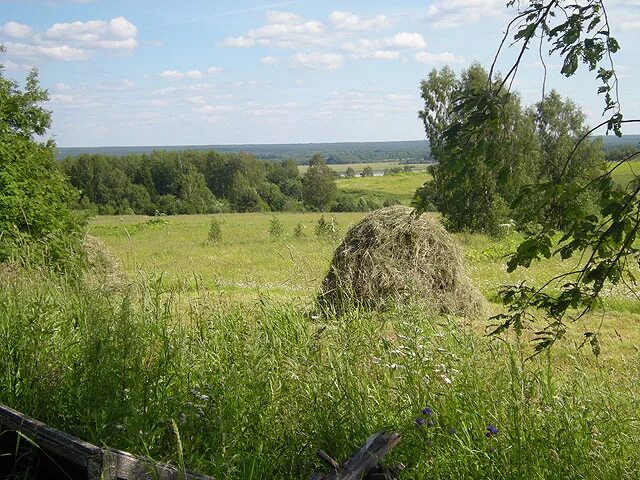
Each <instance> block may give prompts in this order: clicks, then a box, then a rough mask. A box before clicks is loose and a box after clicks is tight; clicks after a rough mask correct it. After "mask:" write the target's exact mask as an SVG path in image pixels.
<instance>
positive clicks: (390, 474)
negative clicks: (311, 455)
mask: <svg viewBox="0 0 640 480" xmlns="http://www.w3.org/2000/svg"><path fill="white" fill-rule="evenodd" d="M399 442H400V435H398V434H397V433H387V432H385V431H382V432H378V433H374V434H373V435H371V436H370V437H369V438H367V440H366V442H365V443H364V445H363V446H362V447H360V449H359V450H358V451H357V452H355V453H354V454H353V455H351V457H349V458H348V459H347V460H345V461H344V462H342V464H338V462H336V461H335V460H334V459H333V458H331V457H330V456H329V455H328V454H327V453H326V452H323V451H322V450H320V451H319V452H318V456H319V457H320V459H321V460H322V461H323V462H324V463H326V464H327V465H328V466H329V467H331V471H329V473H327V474H321V473H316V474H315V475H313V476H312V477H311V480H394V479H397V478H398V476H399V475H400V472H401V471H402V470H403V469H404V466H403V465H395V466H391V467H388V466H385V465H383V464H382V463H381V460H382V458H383V457H384V456H385V455H387V454H388V453H389V452H390V451H391V450H392V449H393V448H394V447H395V446H396V445H398V443H399Z"/></svg>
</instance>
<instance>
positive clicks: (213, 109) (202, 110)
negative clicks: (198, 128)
mask: <svg viewBox="0 0 640 480" xmlns="http://www.w3.org/2000/svg"><path fill="white" fill-rule="evenodd" d="M235 109H236V107H234V106H233V105H203V106H201V107H193V108H192V109H191V112H193V113H198V114H202V115H209V114H211V113H221V112H232V111H234V110H235Z"/></svg>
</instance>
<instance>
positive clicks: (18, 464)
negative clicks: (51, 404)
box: [0, 404, 213, 480]
mask: <svg viewBox="0 0 640 480" xmlns="http://www.w3.org/2000/svg"><path fill="white" fill-rule="evenodd" d="M16 470H19V472H17V471H16ZM16 473H20V474H21V475H25V476H24V477H22V476H20V477H19V478H30V479H46V480H55V479H58V478H59V479H64V480H69V479H73V480H152V479H153V480H178V479H180V480H213V479H212V478H211V477H208V476H206V475H201V474H198V473H193V472H189V471H185V470H183V469H178V468H177V467H175V466H173V465H168V464H165V463H160V462H155V461H153V460H151V459H148V458H144V457H139V456H136V455H132V454H130V453H127V452H122V451H120V450H116V449H112V448H100V447H97V446H95V445H92V444H90V443H89V442H85V441H84V440H81V439H79V438H77V437H74V436H72V435H69V434H68V433H65V432H62V431H60V430H57V429H55V428H52V427H50V426H48V425H46V424H44V423H42V422H39V421H38V420H35V419H33V418H30V417H28V416H26V415H23V414H22V413H20V412H18V411H16V410H13V409H12V408H9V407H7V406H5V405H1V404H0V478H6V477H7V476H9V475H15V474H16ZM27 475H28V476H27Z"/></svg>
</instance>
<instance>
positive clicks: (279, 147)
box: [57, 140, 430, 165]
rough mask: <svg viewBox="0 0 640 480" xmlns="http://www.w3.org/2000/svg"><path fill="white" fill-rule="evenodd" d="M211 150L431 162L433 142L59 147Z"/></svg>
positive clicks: (77, 150) (66, 151)
mask: <svg viewBox="0 0 640 480" xmlns="http://www.w3.org/2000/svg"><path fill="white" fill-rule="evenodd" d="M187 150H188V151H201V152H202V151H210V150H214V151H216V152H221V153H241V152H245V153H250V154H252V155H254V156H255V157H256V158H258V159H261V160H269V161H273V162H276V161H280V160H289V159H293V160H294V161H295V162H296V163H297V164H298V165H305V164H307V163H308V162H309V159H310V158H311V157H312V156H313V155H314V154H316V153H319V154H321V155H322V156H323V158H324V159H325V161H326V162H327V163H328V164H345V163H374V162H375V163H378V162H386V161H397V162H399V163H423V162H429V161H430V155H429V144H428V143H427V142H426V141H425V140H419V141H403V142H341V143H297V144H274V145H184V146H180V147H162V146H147V147H145V146H137V147H74V148H64V147H61V148H58V149H57V155H58V158H59V159H63V158H66V157H69V156H79V155H83V154H88V155H95V154H99V155H109V156H119V157H120V156H126V155H133V154H145V153H146V154H147V155H150V154H152V152H154V151H163V152H172V153H175V152H177V151H187Z"/></svg>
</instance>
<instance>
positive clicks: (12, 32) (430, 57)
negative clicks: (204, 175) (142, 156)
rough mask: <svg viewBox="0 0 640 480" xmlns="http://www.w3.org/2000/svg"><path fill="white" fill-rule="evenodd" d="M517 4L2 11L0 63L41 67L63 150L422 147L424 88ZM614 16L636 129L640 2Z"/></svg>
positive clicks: (484, 49)
mask: <svg viewBox="0 0 640 480" xmlns="http://www.w3.org/2000/svg"><path fill="white" fill-rule="evenodd" d="M504 4H505V2H504V0H431V1H424V0H421V1H418V0H395V1H386V0H383V1H375V2H373V1H371V0H368V1H363V0H352V1H341V2H329V1H310V0H307V1H303V0H300V1H295V0H292V1H281V2H276V1H255V0H253V1H249V0H237V1H233V2H231V1H204V0H189V1H171V0H153V1H152V0H47V1H36V0H0V42H2V43H4V45H5V46H6V49H7V53H6V54H4V55H2V56H1V57H0V63H2V64H3V65H4V66H5V72H4V74H5V75H6V76H9V77H13V78H16V79H22V78H24V75H25V73H26V71H28V69H29V68H31V67H37V68H38V69H39V71H40V78H41V82H42V84H43V86H44V87H46V88H47V89H48V90H49V92H50V95H51V101H50V102H49V104H48V108H50V109H51V110H52V111H53V119H54V123H53V128H52V134H53V135H54V137H55V139H56V141H57V143H58V145H60V146H99V145H184V144H238V143H298V142H333V141H387V140H415V139H422V138H424V133H423V129H422V125H421V124H420V122H419V120H418V118H417V112H418V110H420V108H421V101H420V97H419V93H418V84H419V82H420V80H421V79H422V78H424V77H425V76H426V74H427V72H428V71H429V70H430V69H432V68H434V67H441V66H443V65H450V66H451V67H452V68H454V70H456V71H460V70H461V69H464V68H466V67H468V66H469V64H470V63H471V62H473V61H474V60H477V61H479V62H481V63H482V64H484V65H488V64H489V63H490V62H491V60H492V58H493V55H494V54H495V51H496V48H497V45H498V43H499V41H500V38H501V34H502V32H503V30H504V28H505V26H506V24H507V23H508V19H509V15H510V14H513V11H509V10H507V9H506V8H505V6H504ZM607 5H608V7H609V15H610V18H611V21H612V25H613V33H614V35H615V36H616V37H617V38H618V40H619V41H620V43H621V45H622V50H621V51H620V53H619V54H617V55H616V63H617V68H618V72H619V74H620V81H621V89H620V95H621V98H622V100H623V102H624V113H625V116H626V117H632V116H635V117H638V116H640V92H639V91H638V90H637V88H636V87H637V78H638V74H639V73H640V34H638V32H639V31H640V0H615V1H610V2H608V3H607ZM512 53H513V52H508V53H507V54H506V55H505V56H504V57H503V58H502V60H501V62H500V63H499V68H501V69H502V70H503V71H506V70H507V68H508V66H509V60H510V59H512ZM546 63H547V64H548V66H549V69H550V71H549V73H548V80H547V88H551V87H555V88H557V89H558V90H559V91H560V92H561V93H562V94H563V95H567V96H570V97H571V98H573V99H574V101H575V102H576V103H578V104H579V105H580V106H581V107H582V108H583V109H584V111H585V112H586V113H587V115H588V120H589V122H590V123H591V124H595V123H597V122H599V120H600V118H601V117H600V114H601V109H602V101H601V99H600V98H598V97H597V96H596V95H595V91H596V89H597V84H596V82H595V81H594V80H593V79H592V75H588V74H586V73H584V74H580V75H578V76H577V77H575V78H573V79H570V80H567V79H564V78H562V77H561V76H560V75H559V74H558V70H559V67H558V60H557V59H555V58H551V59H547V61H546ZM542 76H543V70H542V67H541V62H540V60H539V59H538V57H537V52H530V54H529V56H528V57H526V58H525V60H524V61H523V64H522V68H521V69H520V71H519V76H518V79H517V81H516V83H515V84H514V88H515V89H517V90H519V91H520V92H521V94H522V98H523V101H524V102H525V103H532V102H535V101H536V100H537V99H539V97H540V92H541V82H542V78H543V77H542ZM626 132H627V133H638V130H637V129H636V130H632V129H628V130H627V131H626Z"/></svg>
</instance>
